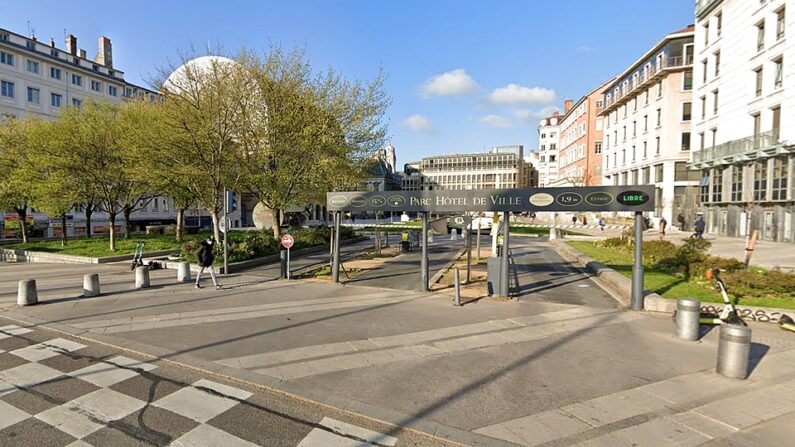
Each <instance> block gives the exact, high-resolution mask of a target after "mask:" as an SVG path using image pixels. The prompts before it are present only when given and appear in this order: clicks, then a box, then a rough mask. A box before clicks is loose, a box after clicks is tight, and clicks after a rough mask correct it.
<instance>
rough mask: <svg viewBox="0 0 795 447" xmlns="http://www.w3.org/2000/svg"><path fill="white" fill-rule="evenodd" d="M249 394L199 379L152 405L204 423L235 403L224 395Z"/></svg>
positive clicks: (239, 397)
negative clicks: (190, 385)
mask: <svg viewBox="0 0 795 447" xmlns="http://www.w3.org/2000/svg"><path fill="white" fill-rule="evenodd" d="M201 388H205V389H209V390H211V391H207V390H205V389H201ZM251 395H252V393H249V392H248V391H243V390H240V389H237V388H233V387H230V386H226V385H222V384H220V383H215V382H211V381H209V380H205V379H201V380H199V381H197V382H195V383H194V384H193V386H192V387H188V388H182V389H179V390H177V391H175V392H173V393H171V394H169V395H168V396H166V397H164V398H162V399H160V400H158V401H156V402H154V403H152V405H154V406H156V407H160V408H163V409H166V410H169V411H171V412H174V413H177V414H179V415H182V416H185V417H187V418H190V419H193V420H194V421H197V422H202V423H204V422H207V421H209V420H210V419H212V418H214V417H216V416H218V415H219V414H221V413H223V412H224V411H226V410H228V409H230V408H232V407H234V406H235V405H237V403H238V401H237V400H235V399H230V398H228V397H224V396H231V397H234V398H236V399H240V400H245V399H248V398H249V397H250V396H251Z"/></svg>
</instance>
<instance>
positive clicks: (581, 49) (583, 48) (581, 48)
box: [576, 45, 591, 53]
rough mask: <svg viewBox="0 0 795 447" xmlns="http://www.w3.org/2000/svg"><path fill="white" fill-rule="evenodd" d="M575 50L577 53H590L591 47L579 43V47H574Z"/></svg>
mask: <svg viewBox="0 0 795 447" xmlns="http://www.w3.org/2000/svg"><path fill="white" fill-rule="evenodd" d="M576 50H577V52H578V53H590V52H591V47H589V46H588V45H580V46H579V47H577V48H576Z"/></svg>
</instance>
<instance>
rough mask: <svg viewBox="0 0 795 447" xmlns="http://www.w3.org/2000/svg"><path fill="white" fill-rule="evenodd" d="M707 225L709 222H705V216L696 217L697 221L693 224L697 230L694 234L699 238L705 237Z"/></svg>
mask: <svg viewBox="0 0 795 447" xmlns="http://www.w3.org/2000/svg"><path fill="white" fill-rule="evenodd" d="M706 226H707V223H706V222H704V216H698V219H696V222H695V223H694V224H693V229H694V230H695V233H694V234H693V236H695V237H696V238H698V239H704V228H705V227H706Z"/></svg>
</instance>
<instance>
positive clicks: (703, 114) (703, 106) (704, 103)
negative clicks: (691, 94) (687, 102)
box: [699, 96, 707, 120]
mask: <svg viewBox="0 0 795 447" xmlns="http://www.w3.org/2000/svg"><path fill="white" fill-rule="evenodd" d="M699 99H701V119H702V120H703V119H705V118H706V117H707V97H706V96H702V97H701V98H699Z"/></svg>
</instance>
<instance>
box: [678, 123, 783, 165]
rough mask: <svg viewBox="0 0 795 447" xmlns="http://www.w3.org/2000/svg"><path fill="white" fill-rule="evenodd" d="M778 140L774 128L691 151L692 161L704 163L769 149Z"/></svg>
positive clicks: (777, 132) (776, 131)
mask: <svg viewBox="0 0 795 447" xmlns="http://www.w3.org/2000/svg"><path fill="white" fill-rule="evenodd" d="M778 142H779V130H778V129H774V130H771V131H768V132H764V133H760V134H757V135H752V136H750V137H746V138H741V139H739V140H733V141H728V142H726V143H723V144H719V145H717V146H712V147H709V148H706V149H702V150H700V151H695V152H693V163H694V164H698V163H704V162H707V161H711V160H716V159H720V158H723V157H729V156H732V155H738V154H744V153H746V152H752V151H757V150H761V149H769V148H771V147H774V146H775V145H776V144H778Z"/></svg>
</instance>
